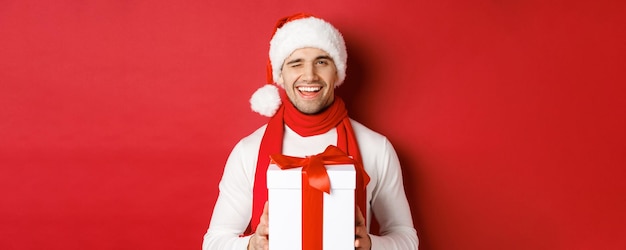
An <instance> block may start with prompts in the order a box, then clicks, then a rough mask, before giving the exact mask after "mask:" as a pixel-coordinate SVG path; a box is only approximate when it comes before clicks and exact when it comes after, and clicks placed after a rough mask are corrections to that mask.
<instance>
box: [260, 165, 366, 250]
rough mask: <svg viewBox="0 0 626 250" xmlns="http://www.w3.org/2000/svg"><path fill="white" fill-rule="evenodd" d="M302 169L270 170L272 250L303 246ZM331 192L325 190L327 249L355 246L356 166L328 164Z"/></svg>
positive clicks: (325, 245)
mask: <svg viewBox="0 0 626 250" xmlns="http://www.w3.org/2000/svg"><path fill="white" fill-rule="evenodd" d="M301 170H302V168H292V169H286V170H281V169H280V168H279V167H278V166H276V165H274V164H271V165H270V166H269V169H268V171H267V188H268V199H269V207H268V209H269V211H268V213H269V214H268V215H269V218H268V222H269V249H271V250H294V249H302V172H301ZM326 171H327V173H328V176H329V178H330V188H331V189H330V194H327V193H323V196H324V198H323V199H324V205H323V206H324V208H323V211H324V212H323V213H324V215H323V217H324V219H323V249H324V250H333V249H338V250H345V249H354V209H355V206H354V190H355V188H356V172H355V169H354V166H353V165H351V164H348V165H327V166H326Z"/></svg>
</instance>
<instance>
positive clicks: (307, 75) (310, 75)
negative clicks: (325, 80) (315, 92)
mask: <svg viewBox="0 0 626 250" xmlns="http://www.w3.org/2000/svg"><path fill="white" fill-rule="evenodd" d="M302 80H304V81H307V82H312V81H317V80H318V76H317V70H316V69H315V66H314V65H313V64H312V63H307V64H305V65H304V67H303V69H302Z"/></svg>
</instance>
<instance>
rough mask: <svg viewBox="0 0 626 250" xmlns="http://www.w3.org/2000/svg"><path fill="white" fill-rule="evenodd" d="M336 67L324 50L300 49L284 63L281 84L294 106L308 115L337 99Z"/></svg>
mask: <svg viewBox="0 0 626 250" xmlns="http://www.w3.org/2000/svg"><path fill="white" fill-rule="evenodd" d="M336 82H337V67H335V63H334V62H333V59H332V58H331V57H330V56H329V55H328V53H326V52H325V51H323V50H321V49H316V48H302V49H297V50H295V51H294V52H293V53H291V55H289V57H287V59H285V62H284V63H283V68H282V72H281V74H280V77H279V79H278V83H279V84H282V85H283V87H284V88H285V92H287V97H289V100H290V101H291V103H293V105H294V106H295V107H296V108H297V109H298V110H300V112H302V113H305V114H315V113H318V112H320V111H322V110H324V108H326V107H328V106H329V105H330V104H331V103H332V102H333V100H334V97H335V83H336Z"/></svg>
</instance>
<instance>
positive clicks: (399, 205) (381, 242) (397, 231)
mask: <svg viewBox="0 0 626 250" xmlns="http://www.w3.org/2000/svg"><path fill="white" fill-rule="evenodd" d="M383 151H384V154H383V155H384V157H382V159H381V162H379V164H380V165H379V166H380V167H379V168H378V175H379V176H378V177H379V178H378V183H377V185H376V188H375V190H374V193H373V194H372V200H371V209H372V210H373V212H374V214H375V216H376V219H377V221H378V223H379V225H380V235H371V234H370V238H371V239H372V250H383V249H398V250H406V249H418V244H419V240H418V238H417V232H416V231H415V228H414V227H413V220H412V216H411V210H410V208H409V203H408V201H407V198H406V194H405V192H404V184H403V181H402V171H401V169H400V161H399V160H398V156H397V154H396V152H395V150H394V148H393V146H392V145H391V143H390V142H389V141H388V140H387V139H386V138H385V142H384V149H383Z"/></svg>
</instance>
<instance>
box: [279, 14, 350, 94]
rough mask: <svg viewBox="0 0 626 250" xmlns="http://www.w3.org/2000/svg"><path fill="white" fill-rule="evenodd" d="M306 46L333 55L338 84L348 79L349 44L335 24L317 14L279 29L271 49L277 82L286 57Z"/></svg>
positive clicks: (288, 23) (290, 22)
mask: <svg viewBox="0 0 626 250" xmlns="http://www.w3.org/2000/svg"><path fill="white" fill-rule="evenodd" d="M306 47H312V48H317V49H321V50H323V51H326V53H328V55H330V57H331V58H332V59H333V61H334V63H335V67H337V77H338V80H337V83H335V87H337V86H339V85H341V84H342V83H343V80H344V79H345V78H346V62H347V59H348V53H347V52H346V44H345V42H344V40H343V36H342V35H341V33H339V31H338V30H337V29H336V28H335V27H333V26H332V25H331V24H330V23H328V22H326V21H324V20H322V19H319V18H316V17H307V18H302V19H297V20H293V21H289V22H287V23H285V24H284V25H283V27H281V28H279V29H278V30H276V33H275V34H274V36H273V37H272V40H271V41H270V52H269V56H270V61H271V64H272V76H273V78H274V79H273V80H274V82H278V79H279V77H280V73H281V68H282V66H283V63H284V62H285V59H287V57H289V55H291V53H293V52H294V51H295V50H297V49H301V48H306ZM281 87H282V86H281Z"/></svg>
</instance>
